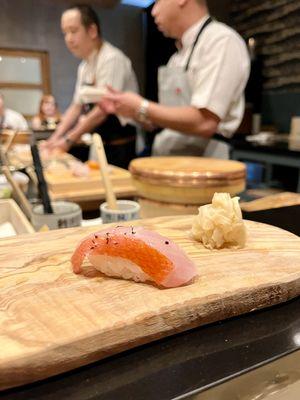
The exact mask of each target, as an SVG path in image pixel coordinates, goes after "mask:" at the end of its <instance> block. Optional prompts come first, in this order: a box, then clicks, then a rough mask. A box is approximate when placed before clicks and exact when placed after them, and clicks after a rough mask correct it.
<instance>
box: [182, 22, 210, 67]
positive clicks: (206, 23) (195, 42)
mask: <svg viewBox="0 0 300 400" xmlns="http://www.w3.org/2000/svg"><path fill="white" fill-rule="evenodd" d="M212 21H213V19H212V17H209V18H207V20H206V21H205V22H204V24H203V25H202V26H201V29H200V31H199V32H198V34H197V36H196V39H195V41H194V43H193V47H192V50H191V53H190V55H189V58H188V60H187V63H186V66H185V71H187V70H188V68H189V65H190V61H191V58H192V55H193V53H194V50H195V47H196V44H197V43H198V40H199V38H200V36H201V34H202V32H203V31H204V29H205V28H206V27H207V26H208V25H209V24H210V23H211V22H212Z"/></svg>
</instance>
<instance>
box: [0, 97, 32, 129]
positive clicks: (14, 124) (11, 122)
mask: <svg viewBox="0 0 300 400" xmlns="http://www.w3.org/2000/svg"><path fill="white" fill-rule="evenodd" d="M4 128H5V129H13V130H16V131H26V130H27V129H28V124H27V121H26V119H25V118H24V117H23V115H22V114H20V113H18V112H17V111H14V110H11V109H10V108H6V107H5V102H4V96H3V95H2V94H1V93H0V129H4Z"/></svg>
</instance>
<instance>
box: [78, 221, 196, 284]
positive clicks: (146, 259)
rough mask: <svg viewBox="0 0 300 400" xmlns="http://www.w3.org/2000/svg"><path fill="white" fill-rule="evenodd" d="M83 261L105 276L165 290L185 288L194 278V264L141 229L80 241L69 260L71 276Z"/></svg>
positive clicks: (119, 230)
mask: <svg viewBox="0 0 300 400" xmlns="http://www.w3.org/2000/svg"><path fill="white" fill-rule="evenodd" d="M85 257H87V258H88V259H89V261H90V262H91V264H92V265H93V266H94V267H95V268H96V269H97V270H99V271H101V272H102V273H104V274H106V275H108V276H113V277H121V278H124V279H131V280H134V281H136V282H146V281H152V282H155V283H156V284H157V285H159V286H163V287H166V288H171V287H177V286H181V285H184V284H187V283H189V282H191V281H192V279H193V278H194V277H195V276H196V275H197V269H196V266H195V264H194V263H193V262H192V261H191V260H190V259H189V258H188V257H187V255H186V254H185V253H184V252H183V250H181V249H180V247H179V246H177V244H175V243H174V242H173V241H171V240H170V239H168V238H166V237H164V236H161V235H160V234H158V233H156V232H154V231H150V230H147V229H145V228H143V227H125V226H117V227H113V228H106V229H104V230H102V231H100V232H97V233H94V234H92V235H89V236H88V237H86V238H85V239H83V240H82V241H81V242H80V243H79V245H78V246H77V248H76V250H75V252H74V254H73V256H72V258H71V263H72V267H73V271H74V272H75V273H77V274H78V273H80V272H81V265H82V263H83V261H84V258H85Z"/></svg>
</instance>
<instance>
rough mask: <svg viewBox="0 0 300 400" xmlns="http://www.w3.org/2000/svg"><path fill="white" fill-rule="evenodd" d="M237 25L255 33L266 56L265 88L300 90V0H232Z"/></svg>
mask: <svg viewBox="0 0 300 400" xmlns="http://www.w3.org/2000/svg"><path fill="white" fill-rule="evenodd" d="M231 17H232V22H233V26H234V28H235V29H236V30H237V31H238V32H239V33H240V34H241V35H242V36H243V37H244V38H245V39H248V38H250V37H254V38H255V39H256V41H257V44H258V52H259V53H260V54H262V56H263V59H264V63H263V64H264V67H263V76H264V89H265V90H268V91H269V90H275V91H288V92H300V1H299V0H245V1H243V2H241V1H240V0H233V1H232V9H231Z"/></svg>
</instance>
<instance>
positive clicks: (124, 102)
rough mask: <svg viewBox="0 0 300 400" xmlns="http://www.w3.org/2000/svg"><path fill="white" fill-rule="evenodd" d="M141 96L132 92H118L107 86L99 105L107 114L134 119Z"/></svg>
mask: <svg viewBox="0 0 300 400" xmlns="http://www.w3.org/2000/svg"><path fill="white" fill-rule="evenodd" d="M142 100H143V97H141V96H140V95H138V94H136V93H132V92H119V91H117V90H114V89H112V88H111V87H108V93H107V94H106V95H104V96H103V98H102V100H101V101H100V103H99V106H100V107H101V108H102V109H103V110H104V111H105V112H106V113H108V114H117V115H120V116H122V117H126V118H132V119H135V118H136V117H137V114H138V111H139V108H140V106H141V102H142Z"/></svg>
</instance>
